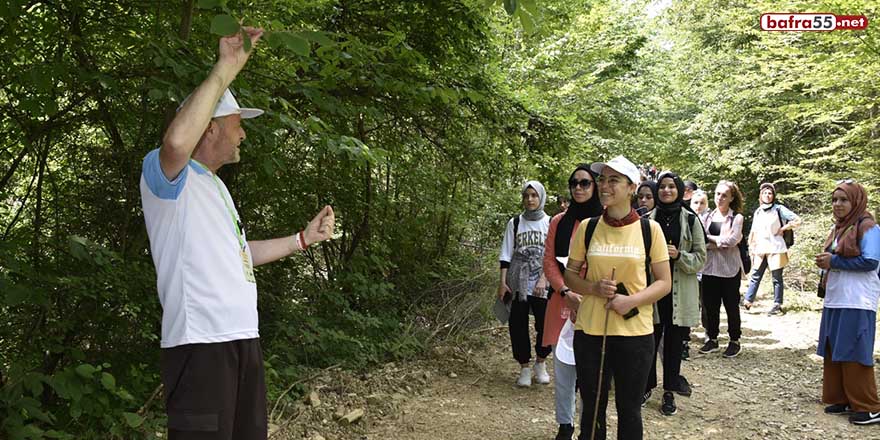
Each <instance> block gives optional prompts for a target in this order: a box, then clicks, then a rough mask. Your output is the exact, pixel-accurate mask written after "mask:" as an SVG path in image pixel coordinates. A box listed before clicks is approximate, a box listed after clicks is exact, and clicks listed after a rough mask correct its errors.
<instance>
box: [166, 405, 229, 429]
mask: <svg viewBox="0 0 880 440" xmlns="http://www.w3.org/2000/svg"><path fill="white" fill-rule="evenodd" d="M168 429H175V430H178V431H203V432H217V431H218V430H219V429H220V426H219V417H218V415H217V413H197V412H193V411H183V410H168Z"/></svg>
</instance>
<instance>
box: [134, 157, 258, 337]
mask: <svg viewBox="0 0 880 440" xmlns="http://www.w3.org/2000/svg"><path fill="white" fill-rule="evenodd" d="M140 189H141V203H142V204H143V209H144V220H145V222H146V225H147V235H148V236H149V237H150V250H151V252H152V254H153V263H154V264H155V266H156V278H157V280H156V287H157V289H158V291H159V302H160V303H161V304H162V341H161V347H162V348H170V347H175V346H178V345H183V344H193V343H211V342H226V341H234V340H239V339H252V338H257V337H259V331H258V327H259V323H258V319H257V285H256V283H252V282H248V281H247V279H246V278H245V271H244V265H243V263H242V258H241V254H240V252H241V246H240V244H239V238H238V234H237V232H236V226H235V223H233V215H234V216H235V222H238V223H239V224H240V219H239V217H238V212H237V211H236V210H235V204H234V203H233V202H232V197H231V196H230V195H229V191H228V190H227V189H226V185H224V184H223V182H222V181H221V180H220V179H219V178H215V176H214V175H213V173H211V171H209V170H208V169H206V168H204V167H203V166H202V165H200V164H198V163H197V162H195V161H193V160H190V162H189V164H188V165H187V166H186V167H184V169H183V171H181V172H180V174H179V175H178V176H177V177H176V178H175V179H174V180H173V181H169V180H168V179H167V178H166V177H165V174H164V173H163V172H162V167H161V165H160V164H159V150H158V149H156V150H153V151H151V152H150V153H148V154H147V156H146V157H145V158H144V162H143V168H142V173H141V181H140ZM224 198H225V200H224ZM227 206H228V208H227ZM241 240H242V241H243V242H244V243H245V252H246V254H247V258H248V259H249V260H250V262H251V266H253V258H252V256H251V252H250V248H249V247H247V238H246V236H245V234H244V230H243V229H242V230H241Z"/></svg>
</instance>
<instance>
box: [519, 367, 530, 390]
mask: <svg viewBox="0 0 880 440" xmlns="http://www.w3.org/2000/svg"><path fill="white" fill-rule="evenodd" d="M516 385H517V386H520V387H530V386H532V369H531V368H529V367H523V369H522V371H520V372H519V379H517V380H516Z"/></svg>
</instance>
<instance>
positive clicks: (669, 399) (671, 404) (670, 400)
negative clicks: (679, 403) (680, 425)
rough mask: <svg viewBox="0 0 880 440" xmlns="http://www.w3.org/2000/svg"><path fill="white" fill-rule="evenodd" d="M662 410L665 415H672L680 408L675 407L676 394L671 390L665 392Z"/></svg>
mask: <svg viewBox="0 0 880 440" xmlns="http://www.w3.org/2000/svg"><path fill="white" fill-rule="evenodd" d="M660 412H661V413H662V414H663V415H664V416H671V415H673V414H675V413H676V412H678V408H676V407H675V394H672V392H671V391H667V392H665V393H663V404H662V405H660Z"/></svg>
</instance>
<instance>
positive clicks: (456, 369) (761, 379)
mask: <svg viewBox="0 0 880 440" xmlns="http://www.w3.org/2000/svg"><path fill="white" fill-rule="evenodd" d="M765 291H766V290H765ZM804 295H806V294H804ZM793 303H794V304H795V306H796V308H799V310H790V311H788V312H787V313H785V314H784V315H781V316H767V315H766V310H768V309H769V308H770V306H771V305H772V300H770V299H766V297H765V298H764V299H762V300H761V301H759V302H758V303H756V305H755V307H753V308H752V310H751V311H749V312H746V311H744V310H743V311H742V312H743V313H742V317H743V351H742V353H741V354H740V355H739V356H738V357H736V358H732V359H725V358H723V357H722V356H721V354H720V352H716V353H712V354H708V355H702V354H699V353H697V352H696V349H697V348H699V346H700V345H701V342H702V337H703V333H702V332H703V329H702V328H696V329H694V334H695V335H697V336H698V337H699V340H695V341H693V342H692V343H691V359H690V360H688V361H685V362H682V374H683V375H684V376H685V377H687V378H688V380H689V381H690V382H691V384H692V386H693V390H694V391H693V395H692V396H691V397H689V398H688V397H681V396H676V404H677V406H678V413H677V414H675V415H673V416H669V417H667V416H663V415H662V414H661V413H660V411H659V409H660V394H659V393H657V392H655V393H654V395H653V396H652V398H651V399H650V400H649V402H648V404H647V407H646V408H643V410H642V417H643V420H644V431H645V438H646V439H704V438H727V439H743V440H745V439H750V440H751V439H757V438H761V439H764V438H773V439H817V440H819V439H822V440H824V439H828V438H837V439H864V438H880V426H854V425H851V424H849V423H848V422H847V419H846V417H845V416H831V415H826V414H824V413H823V406H824V405H823V404H822V403H821V402H820V400H819V399H820V396H821V386H822V359H821V358H819V357H818V356H816V355H815V347H816V342H815V339H816V336H817V335H818V328H819V319H820V310H821V303H820V302H818V300H811V299H807V300H801V301H800V302H799V301H798V300H797V298H795V299H794V301H793ZM725 332H726V321H725V318H724V312H723V311H722V328H721V333H722V336H721V337H720V340H719V343H720V345H721V348H722V350H723V348H724V347H725V346H726V343H727V340H726V337H725ZM472 345H473V344H472ZM876 354H878V355H880V351H878V352H876ZM548 362H552V359H550V360H548ZM551 365H552V364H551ZM548 370H550V372H551V376H552V372H553V369H552V367H551V368H548ZM517 374H518V367H517V365H516V364H515V362H514V361H512V360H511V355H510V349H509V342H508V336H507V331H506V327H492V328H487V329H486V331H485V332H483V338H482V342H480V343H478V344H476V345H473V346H471V347H470V348H465V347H462V346H456V347H450V346H436V347H434V348H433V349H432V350H431V356H429V357H428V358H426V359H422V360H418V361H413V362H408V363H405V364H400V365H395V364H386V365H385V366H384V367H382V368H380V369H378V370H375V371H373V372H371V373H369V374H364V375H362V376H359V377H352V376H351V375H350V374H346V373H345V372H342V371H336V372H328V374H325V375H323V376H322V377H320V378H317V379H316V380H315V383H313V384H312V389H313V390H315V393H316V395H315V396H313V397H317V400H321V402H320V403H318V402H311V403H312V405H311V406H308V405H307V404H303V405H301V406H300V407H299V408H297V412H296V414H297V416H296V417H295V418H294V417H290V418H288V419H287V421H286V422H284V423H283V425H285V426H284V427H283V428H282V429H279V430H278V431H277V432H276V435H273V437H272V438H285V439H303V438H305V439H311V440H320V439H361V440H367V439H369V440H374V439H376V440H378V439H392V440H398V439H400V440H403V439H413V440H421V439H424V440H427V439H518V440H527V439H528V440H531V439H551V438H553V437H554V436H555V433H556V428H557V425H556V422H555V416H554V404H553V384H552V382H551V384H550V385H546V386H545V385H532V387H531V388H525V389H523V388H517V387H516V386H515V384H514V382H515V380H516V377H517ZM658 375H660V378H662V373H661V372H660V371H658ZM878 380H880V377H878ZM612 399H613V395H612ZM307 400H308V399H307ZM361 410H363V412H364V415H363V416H362V417H361V418H360V420H358V421H355V422H354V423H346V422H345V421H340V418H341V417H342V416H343V415H346V414H350V415H352V416H354V417H357V416H358V413H359V412H360V411H361ZM352 413H354V414H352ZM280 419H281V418H278V417H276V420H280ZM279 423H281V422H279ZM608 424H609V433H608V438H616V435H617V434H616V426H617V417H616V411H615V409H614V405H613V404H609V408H608Z"/></svg>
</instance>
